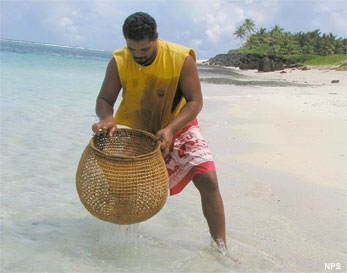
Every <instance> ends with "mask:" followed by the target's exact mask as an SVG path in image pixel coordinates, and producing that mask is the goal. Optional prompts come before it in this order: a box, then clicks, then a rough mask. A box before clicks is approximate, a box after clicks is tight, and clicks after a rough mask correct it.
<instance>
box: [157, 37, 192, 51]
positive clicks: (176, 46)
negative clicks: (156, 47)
mask: <svg viewBox="0 0 347 273" xmlns="http://www.w3.org/2000/svg"><path fill="white" fill-rule="evenodd" d="M158 42H159V43H160V46H161V47H163V48H165V49H168V50H172V51H182V50H184V51H187V50H191V48H188V47H186V46H184V45H180V44H177V43H174V42H169V41H166V40H161V39H158Z"/></svg>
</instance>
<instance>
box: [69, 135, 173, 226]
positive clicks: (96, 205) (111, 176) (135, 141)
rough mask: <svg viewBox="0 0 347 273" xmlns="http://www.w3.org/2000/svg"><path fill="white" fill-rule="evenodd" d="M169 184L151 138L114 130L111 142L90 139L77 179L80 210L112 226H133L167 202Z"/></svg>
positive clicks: (163, 164) (98, 138) (156, 144)
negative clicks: (80, 203) (82, 207)
mask: <svg viewBox="0 0 347 273" xmlns="http://www.w3.org/2000/svg"><path fill="white" fill-rule="evenodd" d="M168 184H169V182H168V174H167V170H166V166H165V162H164V160H163V157H162V155H161V152H160V143H159V142H157V141H156V140H155V138H154V136H153V135H152V134H150V133H147V132H145V131H141V130H133V129H117V130H116V131H115V132H114V134H113V136H112V137H104V136H103V135H99V136H97V135H95V136H94V137H93V138H92V139H91V141H90V143H89V145H88V146H87V147H86V148H85V150H84V152H83V154H82V157H81V160H80V162H79V165H78V169H77V174H76V186H77V192H78V194H79V197H80V199H81V202H82V203H83V205H84V206H85V208H86V209H87V210H88V211H89V212H90V213H91V214H93V215H94V216H96V217H97V218H99V219H101V220H104V221H108V222H111V223H116V224H126V225H128V224H134V223H138V222H141V221H145V220H147V219H149V218H150V217H152V216H153V215H155V214H156V213H157V212H158V211H159V210H160V209H161V208H162V207H163V206H164V204H165V202H166V198H167V194H168Z"/></svg>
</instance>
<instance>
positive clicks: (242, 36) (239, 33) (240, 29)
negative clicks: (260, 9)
mask: <svg viewBox="0 0 347 273" xmlns="http://www.w3.org/2000/svg"><path fill="white" fill-rule="evenodd" d="M233 35H235V36H236V38H237V39H240V41H241V42H242V43H243V41H244V39H245V37H246V30H245V28H244V27H243V25H242V26H239V27H238V28H237V30H236V31H235V32H234V33H233Z"/></svg>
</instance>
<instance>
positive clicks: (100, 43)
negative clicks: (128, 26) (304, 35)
mask: <svg viewBox="0 0 347 273" xmlns="http://www.w3.org/2000/svg"><path fill="white" fill-rule="evenodd" d="M0 4H1V5H0V17H1V21H0V37H1V38H3V39H13V40H21V41H34V42H42V43H50V44H58V45H69V46H79V47H87V48H96V49H104V50H109V51H113V50H115V49H117V48H120V47H123V46H124V45H125V41H124V38H123V34H122V25H123V22H124V20H125V19H126V17H127V16H128V15H130V14H132V13H134V12H137V11H143V12H147V13H149V14H150V15H152V16H153V17H154V18H155V19H156V21H157V25H158V33H159V37H160V38H161V39H164V40H168V41H171V42H175V43H179V44H182V45H185V46H188V47H191V48H193V49H194V50H195V52H196V54H197V58H198V59H208V58H211V57H213V56H215V55H216V54H220V53H227V52H228V50H230V49H236V48H239V47H240V46H241V43H240V41H238V40H237V39H236V38H235V36H234V35H233V33H234V32H235V30H236V29H237V27H238V26H240V25H241V24H242V21H243V20H244V19H246V18H251V19H252V20H253V21H254V22H255V25H256V27H257V28H258V29H259V28H260V27H264V28H266V29H267V30H271V28H272V27H274V26H275V25H279V26H280V27H281V28H283V29H284V31H288V32H292V33H296V32H300V31H302V32H308V31H313V30H315V29H319V30H320V31H321V33H329V32H332V33H333V34H335V35H337V37H342V38H346V37H347V0H171V1H170V0H112V1H111V0H70V1H66V0H45V1H42V0H24V1H19V0H6V1H3V0H0Z"/></svg>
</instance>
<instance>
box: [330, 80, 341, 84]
mask: <svg viewBox="0 0 347 273" xmlns="http://www.w3.org/2000/svg"><path fill="white" fill-rule="evenodd" d="M339 82H340V81H339V80H332V81H331V83H339Z"/></svg>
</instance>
